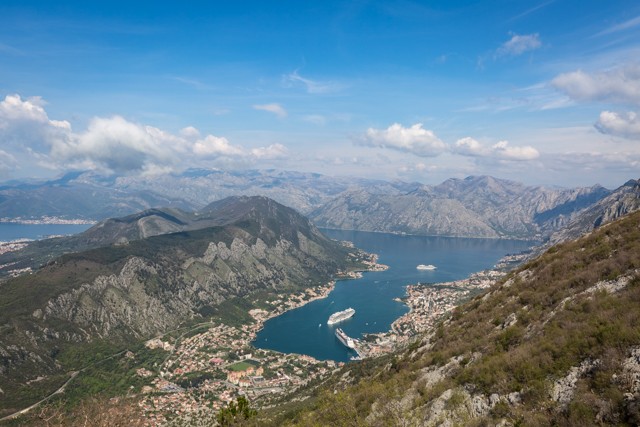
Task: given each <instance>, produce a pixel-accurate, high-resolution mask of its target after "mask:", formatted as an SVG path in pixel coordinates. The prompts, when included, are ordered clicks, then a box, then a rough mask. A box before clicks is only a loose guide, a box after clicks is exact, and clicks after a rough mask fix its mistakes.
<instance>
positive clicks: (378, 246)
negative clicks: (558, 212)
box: [252, 229, 532, 362]
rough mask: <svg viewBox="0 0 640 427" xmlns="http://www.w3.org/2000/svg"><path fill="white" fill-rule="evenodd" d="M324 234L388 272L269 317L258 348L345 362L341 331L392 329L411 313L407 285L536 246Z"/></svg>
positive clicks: (465, 271)
mask: <svg viewBox="0 0 640 427" xmlns="http://www.w3.org/2000/svg"><path fill="white" fill-rule="evenodd" d="M322 232H323V233H324V234H325V235H327V236H328V237H330V238H332V239H337V240H349V241H352V242H353V243H354V244H355V245H356V247H358V248H361V249H364V250H366V251H367V252H372V253H376V254H378V255H379V259H378V262H380V263H381V264H386V265H388V266H389V269H388V270H386V271H381V272H366V273H364V274H363V277H362V278H361V279H355V280H340V281H338V282H337V283H336V286H335V288H334V290H333V291H332V292H331V293H330V294H329V296H328V297H327V298H324V299H319V300H316V301H313V302H311V303H309V304H306V305H304V306H302V307H299V308H297V309H294V310H290V311H287V312H285V313H283V314H282V315H280V316H278V317H274V318H272V319H269V320H268V321H267V322H265V324H264V328H263V329H262V330H261V331H260V332H258V334H257V336H256V339H255V340H254V341H253V342H252V344H253V345H254V346H256V347H257V348H264V349H271V350H276V351H280V352H283V353H299V354H306V355H309V356H312V357H314V358H316V359H320V360H335V361H341V362H346V361H348V360H349V358H350V357H351V356H354V355H355V353H353V352H352V351H351V350H349V349H347V348H346V347H345V346H344V345H342V344H341V343H340V342H339V341H338V340H337V338H336V337H335V329H336V328H337V327H340V328H342V329H343V330H344V331H345V333H346V334H347V335H349V336H350V337H353V338H360V337H361V336H362V335H363V334H367V333H377V332H384V331H388V330H389V329H390V327H391V323H393V321H394V320H396V319H397V318H399V317H400V316H402V315H403V314H405V313H406V312H407V311H408V310H409V309H408V307H407V306H406V305H405V304H403V303H401V302H397V301H394V298H401V297H403V296H405V288H406V286H407V285H409V284H414V283H418V282H422V283H440V282H449V281H453V280H460V279H464V278H466V277H467V276H469V275H470V274H471V273H474V272H477V271H480V270H485V269H489V268H492V267H493V266H494V264H495V263H496V262H497V261H498V260H499V259H500V258H502V257H503V256H505V255H507V254H513V253H518V252H521V251H523V250H526V249H528V248H529V247H530V246H531V245H532V242H526V241H520V240H496V239H465V238H453V237H425V236H400V235H395V234H387V233H370V232H363V231H343V230H327V229H323V230H322ZM419 264H433V265H435V266H436V267H437V268H436V269H435V270H418V269H416V266H417V265H419ZM349 307H353V308H354V309H355V310H356V313H355V315H354V316H353V317H351V318H349V319H347V320H345V321H343V322H340V323H339V324H336V325H331V326H330V325H327V319H328V318H329V316H330V315H331V314H333V313H335V312H337V311H341V310H345V309H346V308H349Z"/></svg>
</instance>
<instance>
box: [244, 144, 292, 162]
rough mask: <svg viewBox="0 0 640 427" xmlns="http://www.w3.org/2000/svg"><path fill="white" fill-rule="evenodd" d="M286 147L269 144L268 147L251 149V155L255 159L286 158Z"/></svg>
mask: <svg viewBox="0 0 640 427" xmlns="http://www.w3.org/2000/svg"><path fill="white" fill-rule="evenodd" d="M287 154H288V151H287V147H285V146H284V145H282V144H271V145H269V146H268V147H258V148H253V149H251V155H252V156H254V157H255V158H257V159H265V160H275V159H284V158H286V157H287Z"/></svg>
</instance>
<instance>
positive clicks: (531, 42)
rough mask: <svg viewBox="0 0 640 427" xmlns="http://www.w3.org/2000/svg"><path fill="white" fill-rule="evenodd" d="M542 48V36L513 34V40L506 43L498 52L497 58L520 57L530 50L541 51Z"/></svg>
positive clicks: (536, 34)
mask: <svg viewBox="0 0 640 427" xmlns="http://www.w3.org/2000/svg"><path fill="white" fill-rule="evenodd" d="M541 46H542V43H541V42H540V35H539V34H538V33H535V34H526V35H522V36H521V35H518V34H515V33H512V36H511V39H509V40H508V41H506V42H504V43H503V44H502V45H501V46H500V47H499V48H498V49H497V50H496V53H495V57H496V58H501V57H506V56H518V55H522V54H523V53H525V52H528V51H530V50H535V49H539V48H540V47H541Z"/></svg>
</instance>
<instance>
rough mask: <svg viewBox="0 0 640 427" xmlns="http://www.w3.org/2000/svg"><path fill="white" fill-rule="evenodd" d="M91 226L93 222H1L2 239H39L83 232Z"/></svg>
mask: <svg viewBox="0 0 640 427" xmlns="http://www.w3.org/2000/svg"><path fill="white" fill-rule="evenodd" d="M89 227H91V224H14V223H10V222H0V241H2V242H8V241H10V240H18V239H32V240H39V239H43V238H45V237H47V236H55V235H61V234H77V233H81V232H83V231H84V230H86V229H88V228H89Z"/></svg>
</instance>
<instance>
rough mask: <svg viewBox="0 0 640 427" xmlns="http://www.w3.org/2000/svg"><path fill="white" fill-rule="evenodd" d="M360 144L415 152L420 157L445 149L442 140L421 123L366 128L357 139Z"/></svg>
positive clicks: (436, 153) (435, 153)
mask: <svg viewBox="0 0 640 427" xmlns="http://www.w3.org/2000/svg"><path fill="white" fill-rule="evenodd" d="M357 142H358V143H360V144H361V145H367V146H370V147H381V148H389V149H392V150H398V151H403V152H406V153H411V154H415V155H416V156H420V157H435V156H437V155H439V154H441V153H442V152H444V151H445V150H446V145H445V144H444V142H442V141H441V140H440V138H438V137H437V136H436V135H435V133H433V131H431V130H428V129H424V128H423V127H422V123H416V124H414V125H413V126H411V127H408V128H406V127H404V126H402V125H401V124H398V123H394V124H392V125H391V126H389V127H388V128H387V129H374V128H369V129H367V131H366V133H365V134H364V135H363V136H362V137H360V138H359V139H358V140H357Z"/></svg>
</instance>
